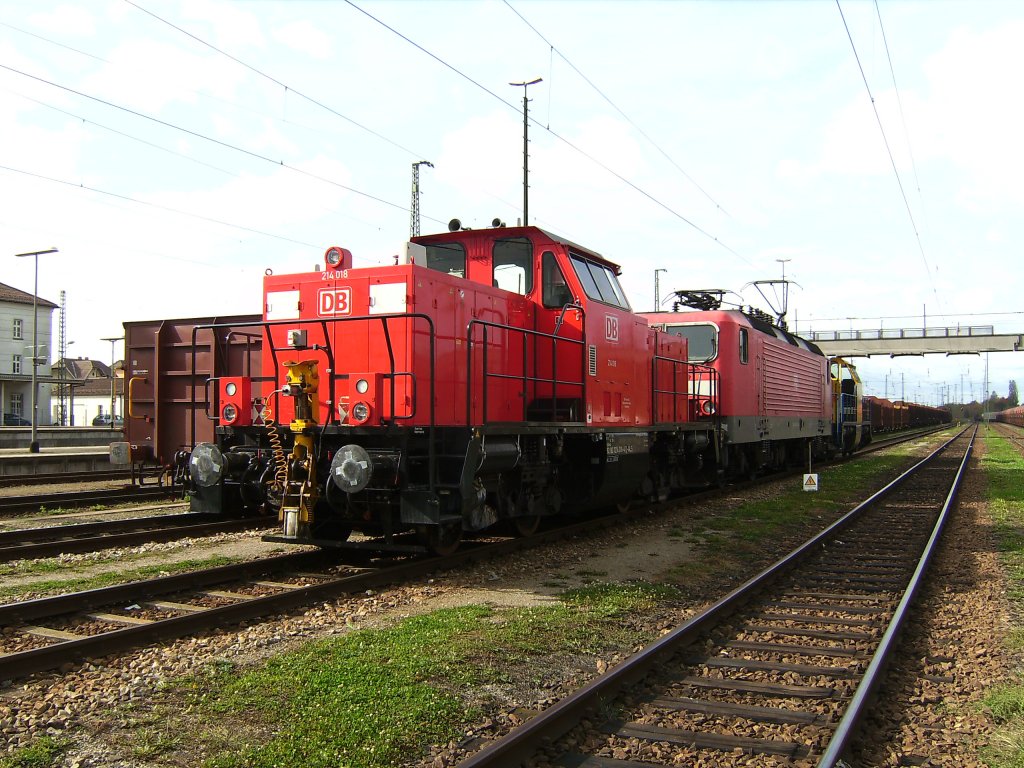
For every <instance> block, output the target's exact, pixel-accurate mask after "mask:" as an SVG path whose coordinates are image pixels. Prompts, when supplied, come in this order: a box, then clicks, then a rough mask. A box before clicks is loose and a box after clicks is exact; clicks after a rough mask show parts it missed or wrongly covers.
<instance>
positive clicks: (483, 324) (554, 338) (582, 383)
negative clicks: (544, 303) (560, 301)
mask: <svg viewBox="0 0 1024 768" xmlns="http://www.w3.org/2000/svg"><path fill="white" fill-rule="evenodd" d="M568 309H578V310H579V311H580V312H583V308H582V307H580V306H578V305H566V306H565V307H563V308H562V314H561V315H560V316H559V319H558V322H556V324H555V332H554V333H545V332H543V331H536V330H531V329H529V328H516V327H515V326H511V325H508V324H506V323H496V322H493V321H491V320H479V319H477V318H474V319H473V320H470V321H469V323H468V324H467V325H466V372H467V373H466V377H467V380H466V425H467V426H474V423H473V402H474V397H473V395H474V386H475V383H476V382H475V377H474V376H473V352H474V348H475V346H476V343H474V341H473V328H474V326H477V327H479V328H481V329H482V335H483V339H482V343H483V352H482V361H481V363H482V366H483V370H482V371H481V377H482V382H481V387H482V389H483V397H482V401H481V402H482V405H481V411H482V416H481V423H482V424H486V423H487V412H488V408H487V403H488V387H487V380H488V379H489V378H494V379H515V380H517V381H522V382H523V384H524V386H523V395H524V396H523V420H524V421H525V420H526V416H527V408H528V402H527V398H526V383H528V382H533V383H534V384H550V385H551V416H552V421H557V419H555V418H554V416H555V410H556V407H557V406H556V402H557V394H558V385H560V384H561V385H565V386H569V387H578V388H580V390H581V395H580V397H581V400H583V401H585V400H586V386H587V381H586V374H585V369H586V352H587V340H586V332H585V331H584V333H583V338H580V339H570V338H568V337H565V336H560V335H558V330H559V328H560V326H561V323H562V320H563V319H564V317H565V312H566V311H567V310H568ZM489 328H493V329H495V330H499V331H505V332H508V333H519V334H521V335H522V336H523V348H524V351H523V358H524V370H523V371H522V373H521V374H512V373H496V372H490V371H488V366H487V361H488V353H487V350H488V343H487V338H488V329H489ZM530 339H532V340H533V344H532V346H533V348H534V350H536V347H537V343H536V342H537V341H538V340H540V339H550V340H551V356H552V360H551V378H546V377H542V376H530V375H528V374H527V372H526V370H525V360H526V357H527V355H526V347H527V346H528V344H527V341H528V340H530ZM559 342H564V343H566V344H576V345H579V347H580V349H581V356H580V376H581V378H580V380H579V381H574V380H573V381H570V380H561V379H559V378H558V355H557V350H558V344H559Z"/></svg>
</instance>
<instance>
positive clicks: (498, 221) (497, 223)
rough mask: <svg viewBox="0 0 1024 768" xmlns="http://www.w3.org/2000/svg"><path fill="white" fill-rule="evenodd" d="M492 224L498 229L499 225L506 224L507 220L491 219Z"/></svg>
mask: <svg viewBox="0 0 1024 768" xmlns="http://www.w3.org/2000/svg"><path fill="white" fill-rule="evenodd" d="M491 226H492V227H494V228H495V229H497V228H498V227H504V226H505V222H504V221H502V220H501V219H492V220H491Z"/></svg>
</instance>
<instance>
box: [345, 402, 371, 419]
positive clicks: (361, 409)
mask: <svg viewBox="0 0 1024 768" xmlns="http://www.w3.org/2000/svg"><path fill="white" fill-rule="evenodd" d="M369 419H370V406H369V405H367V404H366V403H364V402H363V401H362V400H360V401H359V402H358V403H356V404H355V405H353V406H352V413H351V415H350V416H349V420H350V421H352V423H354V424H365V423H366V422H367V421H368V420H369Z"/></svg>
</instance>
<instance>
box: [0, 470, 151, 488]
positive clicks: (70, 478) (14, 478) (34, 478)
mask: <svg viewBox="0 0 1024 768" xmlns="http://www.w3.org/2000/svg"><path fill="white" fill-rule="evenodd" d="M131 477H132V473H131V471H130V470H127V469H106V470H99V471H93V472H40V473H39V474H33V475H4V476H3V477H0V488H13V487H15V486H20V485H53V484H64V483H94V482H103V481H106V480H131Z"/></svg>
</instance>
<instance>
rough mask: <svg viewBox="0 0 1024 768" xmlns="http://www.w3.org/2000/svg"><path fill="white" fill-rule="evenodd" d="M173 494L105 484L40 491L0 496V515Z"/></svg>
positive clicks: (116, 502)
mask: <svg viewBox="0 0 1024 768" xmlns="http://www.w3.org/2000/svg"><path fill="white" fill-rule="evenodd" d="M173 495H174V492H173V491H172V490H171V489H169V488H164V487H156V488H137V487H132V486H127V487H124V488H109V489H101V490H89V491H65V492H62V493H40V494H30V495H27V496H3V497H0V515H14V514H19V513H22V512H33V511H38V510H39V508H40V507H53V508H59V509H74V508H76V507H85V506H89V505H92V504H103V505H108V504H119V503H122V502H133V501H141V500H149V499H166V498H170V497H171V496H173Z"/></svg>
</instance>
